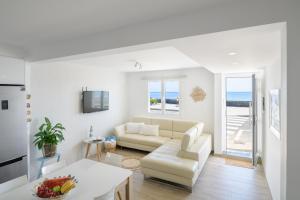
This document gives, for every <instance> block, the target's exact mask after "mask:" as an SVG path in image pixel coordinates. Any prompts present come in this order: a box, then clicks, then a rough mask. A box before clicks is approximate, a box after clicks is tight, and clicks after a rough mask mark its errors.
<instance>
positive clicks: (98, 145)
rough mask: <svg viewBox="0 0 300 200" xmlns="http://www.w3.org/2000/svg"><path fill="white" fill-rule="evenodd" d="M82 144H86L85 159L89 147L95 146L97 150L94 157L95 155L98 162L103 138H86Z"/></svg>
mask: <svg viewBox="0 0 300 200" xmlns="http://www.w3.org/2000/svg"><path fill="white" fill-rule="evenodd" d="M83 142H84V143H85V144H87V146H86V153H85V157H86V158H87V157H88V155H89V152H90V148H91V145H92V144H95V145H96V148H97V150H96V155H97V158H98V160H99V161H100V159H101V154H102V143H103V142H104V138H87V139H85V140H83Z"/></svg>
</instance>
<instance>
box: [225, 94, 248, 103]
mask: <svg viewBox="0 0 300 200" xmlns="http://www.w3.org/2000/svg"><path fill="white" fill-rule="evenodd" d="M251 100H252V93H251V92H227V101H251Z"/></svg>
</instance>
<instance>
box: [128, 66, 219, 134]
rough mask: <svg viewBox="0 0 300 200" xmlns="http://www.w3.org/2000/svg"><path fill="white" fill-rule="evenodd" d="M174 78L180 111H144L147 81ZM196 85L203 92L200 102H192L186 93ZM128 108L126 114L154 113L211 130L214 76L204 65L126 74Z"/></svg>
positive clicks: (150, 114)
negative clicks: (202, 66)
mask: <svg viewBox="0 0 300 200" xmlns="http://www.w3.org/2000/svg"><path fill="white" fill-rule="evenodd" d="M164 77H165V78H172V77H174V79H176V77H181V78H178V80H179V81H180V96H181V103H180V113H179V114H178V115H176V114H169V115H162V114H153V113H149V112H148V80H145V79H150V80H151V79H160V78H164ZM196 86H199V87H201V88H202V89H203V90H204V91H205V92H206V98H205V99H204V101H202V102H194V101H193V99H192V98H191V96H190V94H191V93H192V90H193V88H194V87H196ZM128 94H129V95H128V96H129V99H128V108H129V117H133V116H137V115H138V116H140V115H142V116H157V117H164V118H179V119H186V120H194V121H203V122H204V123H205V131H206V132H209V133H213V129H214V127H213V118H214V117H213V116H214V107H213V106H214V76H213V74H212V73H211V72H209V71H208V70H206V69H205V68H196V69H184V70H166V71H150V72H132V73H128Z"/></svg>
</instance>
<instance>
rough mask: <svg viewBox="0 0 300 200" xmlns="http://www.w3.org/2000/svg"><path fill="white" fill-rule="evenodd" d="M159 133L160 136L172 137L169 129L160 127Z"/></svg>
mask: <svg viewBox="0 0 300 200" xmlns="http://www.w3.org/2000/svg"><path fill="white" fill-rule="evenodd" d="M159 135H160V136H162V137H168V138H172V136H173V132H172V131H169V130H162V129H160V130H159Z"/></svg>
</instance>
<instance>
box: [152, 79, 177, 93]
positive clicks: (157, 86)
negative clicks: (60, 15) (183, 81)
mask: <svg viewBox="0 0 300 200" xmlns="http://www.w3.org/2000/svg"><path fill="white" fill-rule="evenodd" d="M148 84H149V91H150V92H160V91H161V82H160V81H150V82H149V83H148ZM165 89H166V91H167V92H179V82H178V81H165Z"/></svg>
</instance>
